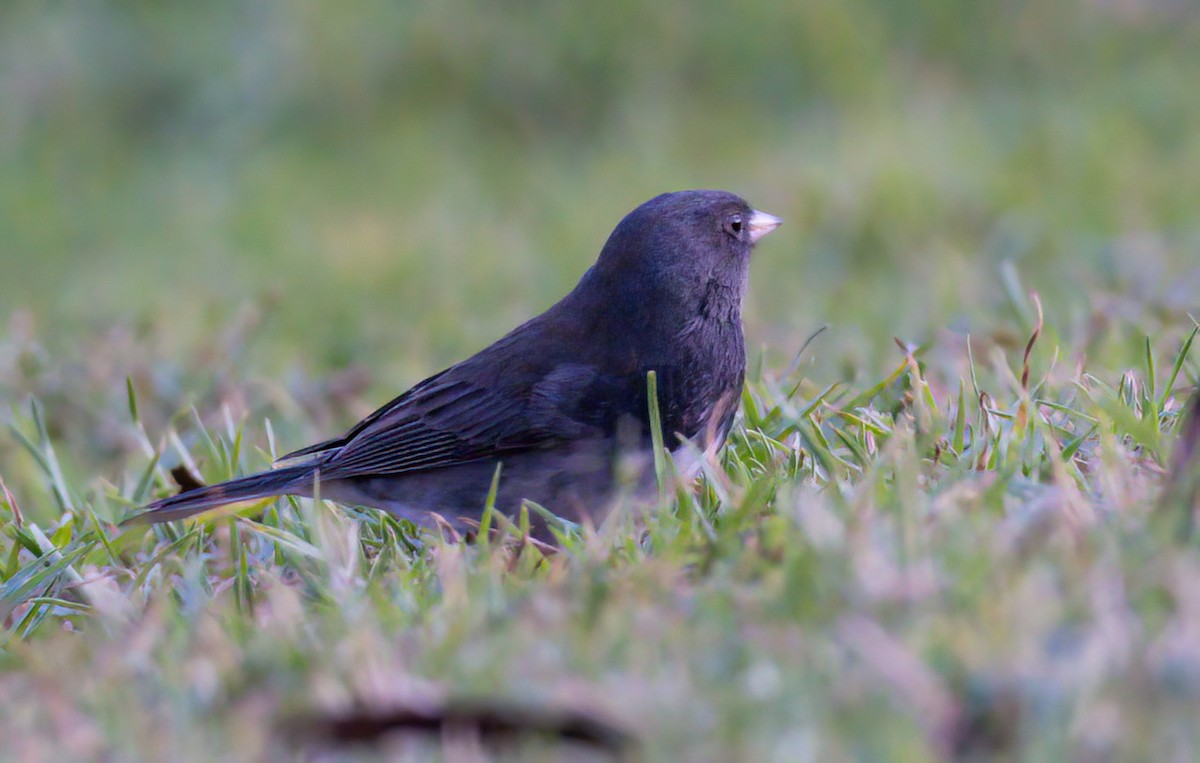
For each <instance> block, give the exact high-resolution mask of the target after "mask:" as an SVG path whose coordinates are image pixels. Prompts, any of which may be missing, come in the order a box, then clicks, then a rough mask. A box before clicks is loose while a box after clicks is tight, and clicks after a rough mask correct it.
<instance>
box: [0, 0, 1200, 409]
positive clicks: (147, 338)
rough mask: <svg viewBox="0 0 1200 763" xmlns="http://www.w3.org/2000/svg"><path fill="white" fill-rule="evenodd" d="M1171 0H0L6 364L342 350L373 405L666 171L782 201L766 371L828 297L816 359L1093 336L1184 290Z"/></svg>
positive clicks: (1118, 335) (1126, 347)
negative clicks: (1029, 297)
mask: <svg viewBox="0 0 1200 763" xmlns="http://www.w3.org/2000/svg"><path fill="white" fill-rule="evenodd" d="M1196 8H1197V6H1196V5H1195V4H1193V3H1190V2H1169V1H1168V0H1087V1H1086V2H1085V1H1082V0H1081V1H1079V2H1066V1H1063V2H1057V1H1055V2H981V1H973V2H972V1H963V0H909V1H907V2H883V1H880V2H867V1H866V0H816V1H815V2H802V3H790V4H780V3H772V2H765V1H764V2H744V3H739V4H737V5H736V6H734V5H732V4H720V3H711V2H703V3H690V2H664V3H657V4H645V3H635V2H609V3H596V4H587V5H577V4H563V3H556V2H520V3H504V4H498V3H497V4H483V3H480V4H475V3H463V2H446V1H444V0H443V1H441V2H436V3H433V2H431V3H415V2H414V3H389V2H346V3H337V4H330V3H316V2H289V3H258V2H249V1H248V0H247V1H246V2H215V3H194V4H152V3H69V4H37V3H6V4H4V5H3V6H0V103H2V104H3V106H2V108H0V318H2V319H3V320H5V321H10V323H11V325H10V327H9V330H8V332H7V335H8V340H7V342H6V343H5V352H4V353H3V354H0V364H3V370H4V374H5V376H6V377H7V380H6V381H5V382H4V384H5V386H6V389H5V390H4V391H5V393H6V396H11V397H12V398H13V400H20V399H21V396H22V395H23V394H24V393H25V392H28V391H30V390H36V391H38V392H39V394H41V395H45V396H46V397H47V399H48V400H50V401H53V399H54V385H52V384H50V385H48V384H47V383H46V382H45V380H44V379H42V380H40V381H39V380H38V379H37V378H36V377H37V375H38V373H39V372H40V370H39V369H41V368H43V367H44V366H45V364H50V365H53V364H54V363H57V362H66V361H50V360H46V358H58V359H67V360H70V359H72V358H82V359H83V360H80V362H82V363H84V364H85V369H88V368H92V367H93V366H95V365H96V364H97V363H98V364H100V365H101V366H104V369H103V370H104V373H98V378H104V379H106V380H108V381H106V382H105V383H108V382H109V381H111V380H114V379H115V380H117V382H119V380H120V379H122V378H123V377H124V375H126V374H135V376H136V373H135V372H136V371H137V368H133V366H139V367H141V368H142V371H143V372H144V374H145V375H147V376H149V377H154V376H155V375H156V374H157V375H158V376H157V378H158V380H159V383H157V386H155V385H151V386H153V387H154V389H156V390H158V392H159V393H160V394H161V395H162V399H163V401H164V405H175V404H177V403H178V402H179V401H180V400H186V399H187V394H188V393H196V394H205V393H206V388H207V387H208V386H209V385H211V384H212V378H213V377H212V376H205V375H203V374H197V373H195V371H196V370H198V369H199V370H205V371H213V373H214V374H216V375H217V376H219V375H220V373H227V374H232V375H234V376H236V377H238V378H246V377H250V378H267V379H288V378H321V377H323V376H325V375H328V374H330V373H333V372H336V371H338V370H341V369H347V368H362V369H366V370H367V371H369V372H370V373H369V377H368V378H369V381H367V382H364V383H363V384H362V385H360V386H362V387H364V388H365V389H366V392H365V393H364V397H363V399H365V400H369V401H371V402H380V401H382V400H383V399H385V398H386V396H388V395H390V394H392V393H394V392H396V391H399V390H400V389H403V388H404V387H406V386H407V385H408V384H410V383H412V382H414V381H416V380H418V379H420V378H423V377H424V376H425V375H427V374H429V373H431V372H433V371H435V370H438V369H439V368H441V367H442V366H443V365H445V364H448V363H450V362H453V361H454V360H456V359H459V358H461V357H462V356H464V355H465V354H467V353H470V352H472V351H473V350H475V349H477V348H479V347H481V346H483V345H484V344H486V343H488V342H489V341H491V340H492V339H494V338H496V337H497V336H498V335H500V334H501V333H503V332H504V331H506V330H507V329H508V328H510V327H511V326H513V325H515V324H516V323H518V322H519V321H521V320H523V319H525V318H527V317H529V316H531V315H533V314H535V313H536V312H538V311H540V310H541V309H543V308H545V307H546V306H548V305H549V304H550V303H552V302H553V301H554V300H555V299H557V298H558V297H559V296H561V295H562V294H563V293H564V292H565V291H567V290H568V289H569V288H570V287H571V286H572V285H573V284H574V282H575V280H576V279H577V278H578V276H579V275H580V274H581V273H582V272H583V270H584V269H585V268H586V267H587V266H588V265H589V264H590V262H591V261H592V259H593V258H594V256H595V254H596V253H597V252H598V250H599V248H600V246H601V245H602V243H603V241H604V239H605V237H606V236H607V234H608V232H609V231H610V230H611V228H612V227H613V225H614V224H615V223H616V222H617V221H618V220H619V219H620V217H621V216H622V215H624V214H625V213H626V212H627V211H629V210H630V209H632V208H633V207H634V206H636V205H637V204H638V203H640V202H641V201H643V200H645V199H647V198H649V197H651V196H654V195H656V194H658V193H660V192H662V191H666V190H672V189H679V188H687V187H719V188H726V189H729V190H733V191H736V192H739V193H741V194H743V195H744V196H746V197H747V198H748V199H749V200H750V201H751V202H752V203H753V204H755V205H756V206H759V207H760V208H762V209H765V210H767V211H769V212H772V213H774V214H777V215H780V216H782V217H784V218H785V219H786V221H787V224H786V227H784V228H782V229H781V230H780V231H779V232H778V233H776V234H774V235H773V236H772V237H771V238H770V239H768V240H767V241H766V242H765V243H764V245H763V246H762V247H761V248H760V250H759V252H758V254H757V261H756V262H755V264H754V268H753V273H752V278H751V293H750V298H749V303H748V305H747V308H746V320H747V329H748V335H749V345H750V346H751V347H753V348H765V351H766V355H765V357H766V361H767V363H768V365H769V366H770V367H775V368H783V367H785V366H786V365H787V363H788V361H789V360H790V358H791V356H792V355H793V354H794V353H795V352H796V350H797V349H798V348H799V347H800V346H801V344H802V342H803V341H804V338H805V337H806V336H807V335H808V334H809V333H811V332H812V331H813V330H814V329H815V328H817V327H818V326H820V325H822V324H825V323H829V324H830V325H831V330H830V331H829V332H828V333H827V334H826V335H825V336H824V337H822V339H821V340H820V341H819V342H818V344H817V346H816V353H815V361H814V362H815V368H814V371H813V373H814V374H816V375H817V376H820V377H822V378H823V379H824V380H825V381H833V380H838V379H847V378H853V377H861V376H862V375H864V374H865V375H872V374H878V373H879V372H880V371H882V370H883V369H886V368H890V367H891V366H893V365H894V364H895V362H896V361H897V358H898V356H897V354H896V350H895V348H894V347H893V346H892V337H893V336H900V337H902V338H903V339H905V340H907V341H912V342H928V341H932V340H936V339H938V338H939V337H941V336H944V335H945V334H944V332H947V331H949V332H951V333H952V334H953V335H961V334H964V333H965V332H968V331H969V332H975V333H978V332H984V333H990V334H993V335H995V338H997V341H999V342H1000V343H1001V344H1002V345H1005V343H1007V345H1006V346H1016V345H1017V344H1020V343H1023V341H1024V337H1025V336H1026V331H1027V329H1028V314H1027V313H1028V309H1027V306H1026V308H1025V314H1024V315H1022V309H1021V308H1020V299H1016V300H1014V298H1013V296H1014V295H1022V294H1024V293H1025V292H1026V291H1028V290H1032V289H1036V290H1037V291H1038V292H1039V293H1040V294H1041V297H1042V300H1043V302H1044V303H1045V305H1046V310H1047V316H1048V320H1049V321H1050V322H1051V324H1052V325H1053V326H1054V327H1056V329H1055V330H1056V331H1057V332H1059V333H1060V334H1067V333H1069V334H1071V336H1070V337H1069V339H1070V340H1071V344H1072V345H1073V346H1076V347H1082V348H1084V350H1085V351H1087V352H1089V353H1092V354H1093V355H1095V354H1098V353H1116V354H1115V355H1113V357H1114V358H1115V359H1120V358H1123V357H1124V355H1125V354H1127V353H1128V352H1132V351H1133V350H1134V349H1135V348H1137V347H1139V346H1140V342H1141V336H1142V333H1140V332H1144V331H1145V330H1146V328H1147V327H1149V329H1150V330H1152V331H1154V330H1158V329H1160V328H1161V329H1164V330H1168V331H1174V332H1181V331H1182V330H1183V329H1184V328H1186V327H1187V326H1189V325H1190V324H1189V323H1188V321H1187V318H1186V316H1185V312H1186V311H1189V310H1190V311H1192V312H1193V313H1194V312H1195V311H1197V310H1200V297H1198V296H1197V295H1198V294H1200V271H1198V267H1197V263H1198V262H1200V257H1198V256H1197V253H1198V251H1200V223H1198V222H1197V210H1198V209H1200V182H1197V178H1200V129H1198V128H1200V98H1197V96H1196V93H1197V83H1200V12H1198V11H1197V10H1196ZM1005 263H1008V264H1007V265H1006V264H1005ZM1018 282H1019V283H1018ZM1131 294H1136V296H1137V297H1138V299H1137V300H1136V301H1132V300H1128V299H1127V297H1129V296H1130V295H1131ZM1144 304H1150V305H1153V306H1154V310H1153V311H1152V312H1153V313H1154V314H1152V315H1149V316H1147V315H1145V314H1143V313H1144V308H1143V307H1142V305H1144ZM1123 311H1124V312H1123ZM1131 313H1136V314H1131ZM1134 322H1136V323H1137V324H1138V325H1139V328H1138V330H1137V331H1125V330H1124V329H1123V326H1124V325H1126V324H1130V323H1134ZM213 337H217V339H213ZM230 337H232V338H230ZM956 341H957V340H956ZM96 346H100V347H102V348H103V349H102V350H101V351H100V352H99V354H100V355H102V356H104V357H102V358H100V359H97V358H95V357H92V358H90V359H88V358H87V348H88V347H93V348H94V347H96ZM1050 346H1051V347H1052V345H1050ZM31 348H35V349H36V350H37V352H33V351H32V350H31ZM755 352H756V353H757V352H758V350H756V351H755ZM1047 352H1050V350H1049V349H1047ZM38 353H43V355H39V354H38ZM122 353H124V354H122ZM39 358H41V359H42V360H39ZM1118 362H1119V361H1118ZM39 363H42V366H39ZM164 369H165V370H164ZM222 369H223V370H222ZM93 370H94V369H93ZM189 370H190V371H191V372H189ZM172 374H173V375H172ZM288 374H293V375H294V376H291V377H289V376H288ZM164 375H165V376H166V377H169V379H168V380H169V383H165V382H163V381H162V379H163V378H164ZM64 385H68V386H69V382H64ZM109 386H112V387H115V389H112V390H109V391H110V392H111V393H112V394H113V395H117V396H120V395H123V388H122V387H123V385H121V384H119V383H112V384H110V385H109ZM356 389H357V388H356ZM66 404H67V403H61V405H66ZM48 407H49V403H48ZM356 412H362V411H361V410H357V411H353V412H350V413H346V414H345V415H341V416H340V422H341V423H346V422H347V421H349V420H350V418H351V413H356ZM335 418H338V417H337V416H335ZM325 426H333V423H330V422H326V424H325Z"/></svg>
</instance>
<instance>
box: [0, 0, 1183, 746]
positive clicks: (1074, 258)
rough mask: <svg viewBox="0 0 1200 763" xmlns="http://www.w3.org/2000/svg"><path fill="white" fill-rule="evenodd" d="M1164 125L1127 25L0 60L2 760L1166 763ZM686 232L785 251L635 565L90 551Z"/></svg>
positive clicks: (543, 30) (991, 20)
mask: <svg viewBox="0 0 1200 763" xmlns="http://www.w3.org/2000/svg"><path fill="white" fill-rule="evenodd" d="M1196 82H1200V13H1197V11H1196V10H1194V9H1192V7H1191V6H1190V5H1187V4H1176V3H1170V2H1165V1H1164V0H1128V1H1127V2H1100V1H1099V0H1089V1H1087V2H1085V1H1084V0H1074V1H1068V0H1054V1H1053V2H1047V3H993V2H982V1H981V0H980V1H977V2H951V1H950V0H925V1H922V2H917V1H916V0H912V1H911V2H909V1H907V0H906V1H905V2H896V3H891V2H882V0H881V1H880V2H867V1H866V0H851V1H849V2H846V1H844V0H843V1H834V0H818V2H812V3H797V4H795V5H794V6H791V7H784V8H780V7H776V6H775V5H773V4H770V3H767V2H751V3H743V4H740V5H739V6H738V8H737V9H736V11H735V10H733V9H732V8H721V7H719V6H717V5H716V4H709V3H702V4H688V3H683V2H668V3H664V4H659V5H656V6H653V7H651V6H643V5H642V4H636V3H623V2H618V3H614V4H610V5H608V6H604V7H603V8H597V9H596V10H595V11H594V12H593V13H587V14H584V13H582V12H572V11H569V10H568V9H567V8H566V7H565V6H562V7H560V6H559V5H557V4H553V3H544V2H535V3H527V4H523V5H520V6H519V7H518V6H513V7H501V6H496V7H494V8H493V7H481V8H476V7H473V6H472V5H471V4H467V3H462V2H457V0H455V1H452V2H444V3H430V4H418V3H411V4H395V5H388V4H382V3H374V2H365V1H364V2H354V3H349V4H339V5H337V6H327V5H318V4H315V3H293V4H287V5H275V6H265V5H261V4H256V3H250V2H236V1H233V0H231V2H227V3H219V4H203V5H197V6H186V7H185V6H179V7H161V8H160V7H151V6H144V7H143V6H138V5H120V4H91V5H60V6H40V5H33V4H11V5H8V6H5V7H3V8H0V100H2V102H3V104H4V107H3V108H2V109H0V320H3V321H4V323H3V324H2V325H3V326H4V327H3V328H0V402H2V405H0V422H2V423H3V424H4V425H5V430H6V431H5V432H3V433H0V479H2V480H3V483H2V484H3V490H2V491H0V707H3V710H0V759H5V760H9V759H11V760H75V759H88V760H92V759H95V760H164V759H172V760H175V759H179V760H212V759H225V760H276V759H307V760H358V759H364V760H371V759H400V760H413V761H417V760H442V759H445V760H476V759H480V757H481V756H483V755H493V756H496V757H499V758H501V759H521V760H525V759H545V760H558V759H562V758H564V757H567V758H569V759H579V760H593V759H595V760H603V759H609V758H612V757H624V758H627V759H645V760H689V761H692V760H696V761H705V760H711V761H728V760H780V761H784V760H788V761H790V760H821V761H840V760H854V761H859V760H865V761H873V760H912V761H923V760H929V759H931V758H933V759H937V758H944V759H971V760H990V759H1001V760H1077V761H1093V760H1095V761H1100V760H1104V761H1107V760H1163V759H1167V760H1187V759H1191V758H1193V757H1194V756H1195V752H1194V750H1196V749H1200V726H1197V724H1196V722H1195V718H1196V717H1197V713H1198V712H1200V582H1197V581H1200V540H1198V539H1197V538H1196V537H1195V532H1194V528H1193V519H1194V513H1195V511H1196V510H1197V509H1198V508H1200V455H1198V454H1200V418H1196V417H1192V418H1190V419H1189V415H1190V414H1189V413H1188V408H1187V402H1188V400H1189V397H1190V396H1191V395H1192V394H1193V391H1194V390H1195V389H1196V388H1197V385H1198V384H1200V348H1196V347H1194V346H1193V345H1194V339H1195V337H1196V333H1197V327H1198V325H1200V324H1197V319H1200V265H1198V263H1200V222H1198V220H1200V217H1198V216H1197V210H1200V184H1198V183H1197V182H1196V178H1197V177H1200V99H1197V98H1196V97H1195V83H1196ZM687 187H720V188H727V189H729V190H732V191H736V192H738V193H740V194H742V195H744V196H745V197H746V198H748V199H749V200H750V202H751V203H752V204H754V205H755V206H757V207H758V208H761V209H763V210H765V211H768V212H770V213H772V214H775V215H778V216H780V217H782V218H784V219H785V221H786V222H785V225H784V227H782V228H780V230H779V231H777V232H776V233H774V234H772V235H771V236H770V237H768V238H766V239H764V241H763V242H762V244H761V245H760V247H759V249H758V250H757V251H756V254H755V260H754V262H753V265H752V272H751V283H750V292H749V297H748V301H747V304H746V306H745V320H746V334H747V346H748V347H749V348H750V352H749V372H748V381H747V385H746V389H745V391H744V395H743V401H742V402H743V405H742V411H741V414H740V416H739V419H738V423H737V425H736V427H735V429H734V433H733V435H732V436H731V439H730V443H729V445H728V447H727V448H726V449H725V451H724V452H723V453H722V455H721V459H720V466H719V468H713V469H711V470H709V471H708V472H706V473H705V475H704V477H703V479H702V480H701V481H700V482H699V484H697V485H695V486H693V485H677V486H675V487H676V488H677V489H673V490H671V491H669V492H670V494H669V495H668V496H667V497H666V499H665V500H664V502H663V505H662V506H660V507H659V509H658V510H657V511H655V512H654V513H653V514H652V515H650V516H648V517H645V518H642V519H638V518H636V517H634V516H631V515H630V513H628V512H623V513H619V514H618V515H617V517H616V518H615V519H614V520H613V521H611V522H609V523H607V524H605V525H603V526H601V527H600V528H599V529H596V530H592V529H586V528H585V529H581V530H579V531H573V530H572V531H568V532H566V533H565V534H564V536H563V538H562V543H561V544H560V547H559V548H558V549H550V548H545V547H539V546H536V545H532V544H529V543H525V542H523V541H522V540H521V533H520V528H519V527H515V526H507V525H506V524H505V523H504V522H502V521H501V520H499V519H496V520H494V522H493V524H495V525H498V533H497V535H496V536H495V537H493V538H492V539H491V540H489V541H487V542H477V543H474V544H455V543H449V542H446V541H444V540H443V539H441V538H440V537H437V536H436V535H431V534H427V533H424V534H423V533H421V532H420V531H418V530H417V529H416V528H415V527H413V526H412V525H410V524H407V523H405V522H401V521H397V520H395V519H393V518H390V517H388V516H386V515H383V514H381V513H379V512H376V511H372V510H365V509H354V508H347V507H342V506H337V505H334V504H326V503H320V502H317V503H314V502H311V501H294V500H282V501H278V502H269V503H266V504H263V505H260V506H257V507H253V508H252V509H246V510H243V511H241V512H240V513H238V514H223V515H218V516H210V517H207V518H203V519H202V520H200V521H198V522H194V523H187V524H173V525H166V526H157V527H153V528H147V527H144V526H135V527H120V528H119V527H117V523H119V522H120V520H122V519H123V518H125V517H127V516H128V515H129V514H131V513H133V511H134V510H136V509H137V508H138V507H139V506H141V505H142V504H144V503H145V502H146V501H148V500H150V499H151V498H152V497H154V496H158V495H165V494H167V493H168V492H170V491H172V490H173V489H175V488H174V485H175V483H174V481H173V479H172V477H171V470H172V469H173V468H175V467H177V466H179V465H183V466H186V467H188V468H189V469H191V470H192V471H194V472H195V473H196V474H198V475H199V476H201V477H202V478H203V479H205V480H206V481H212V480H219V479H223V478H227V477H230V476H233V475H235V474H239V473H245V472H249V471H252V470H257V469H261V468H264V467H265V466H266V465H267V464H268V463H269V462H270V460H271V458H272V455H273V454H275V453H276V452H279V453H282V452H286V451H288V450H292V449H295V448H298V447H300V446H303V445H306V444H308V443H310V442H313V441H315V440H316V439H321V438H325V437H329V436H332V435H334V434H337V433H339V432H340V431H341V430H343V429H344V428H345V427H347V426H348V425H350V424H352V423H353V422H354V421H355V420H357V419H358V418H359V417H361V416H362V415H364V414H366V413H368V412H369V411H370V410H372V409H373V408H374V407H375V406H377V405H378V404H380V403H382V402H384V401H386V400H388V399H390V398H391V397H392V396H394V395H395V394H397V393H399V392H400V391H403V390H404V389H406V388H407V387H408V386H410V385H411V384H413V383H415V382H416V381H419V380H420V379H422V378H424V377H425V376H428V375H429V374H431V373H433V372H435V371H438V370H440V369H441V368H443V367H444V366H445V365H447V364H449V363H451V362H454V361H455V360H458V359H461V358H463V357H465V356H466V355H467V354H469V353H471V352H474V351H475V350H477V349H479V348H480V347H482V346H484V345H485V344H487V343H488V342H490V341H492V340H493V339H495V338H497V337H498V336H499V335H500V334H502V333H503V332H504V331H506V330H507V329H508V328H510V327H511V326H513V325H516V324H517V323H518V322H520V321H521V320H524V319H525V318H528V317H530V316H532V315H534V314H536V313H537V312H539V311H540V310H542V309H544V308H545V307H547V306H548V305H549V304H551V303H552V302H553V301H554V300H555V299H557V297H558V296H561V294H563V293H565V291H566V290H568V289H569V288H571V286H572V285H573V284H574V282H575V280H576V279H577V278H578V277H579V275H580V274H581V273H582V272H583V270H584V269H586V267H587V266H588V265H589V264H590V263H591V261H592V260H593V258H594V257H595V255H596V253H597V252H598V251H599V248H600V246H601V245H602V243H603V241H604V238H605V236H606V235H607V234H608V232H609V231H610V230H611V228H612V226H613V225H615V223H616V222H617V221H618V220H619V219H620V217H621V216H622V215H623V214H624V213H625V212H627V211H629V210H630V209H632V208H633V207H634V206H636V205H637V204H638V203H640V202H641V201H644V200H645V199H647V198H650V197H651V196H654V195H656V194H657V193H659V192H662V191H665V190H673V189H678V188H687ZM482 509H483V507H482V506H481V514H482ZM518 523H519V518H518ZM397 729H399V730H397ZM389 730H390V731H389ZM384 732H387V733H384Z"/></svg>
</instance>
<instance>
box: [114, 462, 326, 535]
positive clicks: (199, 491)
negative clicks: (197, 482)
mask: <svg viewBox="0 0 1200 763" xmlns="http://www.w3.org/2000/svg"><path fill="white" fill-rule="evenodd" d="M314 476H315V470H314V469H313V467H312V466H311V465H307V464H305V465H297V466H289V467H285V468H282V469H272V470H271V471H267V472H260V473H258V474H251V475H249V476H247V477H239V478H238V479H235V480H230V481H228V482H222V483H220V484H217V485H205V486H204V487H198V488H194V489H192V490H188V491H186V492H183V493H180V494H179V495H173V496H171V497H170V498H162V499H159V500H157V501H155V502H154V503H151V504H149V505H147V506H146V510H145V511H143V512H142V513H141V514H138V515H136V516H134V517H131V518H130V519H127V520H126V523H151V524H156V523H158V522H170V521H173V520H176V519H186V518H188V517H190V516H192V515H194V514H199V513H200V512H202V511H208V510H209V509H215V508H217V507H218V506H225V505H227V504H231V503H240V502H242V501H253V500H256V499H259V498H270V497H271V496H275V495H284V494H287V493H291V492H306V491H307V490H308V489H310V488H311V482H312V480H313V478H314Z"/></svg>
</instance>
